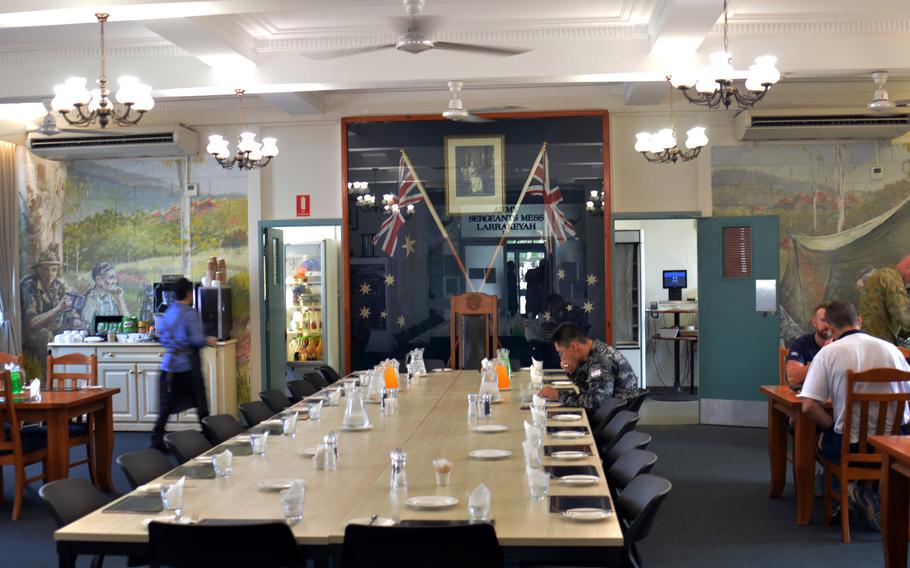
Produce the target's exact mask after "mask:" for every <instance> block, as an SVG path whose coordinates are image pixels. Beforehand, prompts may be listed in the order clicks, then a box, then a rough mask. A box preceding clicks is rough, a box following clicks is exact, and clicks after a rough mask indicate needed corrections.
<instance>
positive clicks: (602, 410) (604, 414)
mask: <svg viewBox="0 0 910 568" xmlns="http://www.w3.org/2000/svg"><path fill="white" fill-rule="evenodd" d="M628 404H629V403H628V401H625V400H623V399H621V398H616V397H612V396H611V397H610V398H608V399H607V400H605V401H604V403H603V404H601V405H600V406H599V407H597V410H595V411H594V415H593V416H591V419H590V420H589V423H590V424H591V427H592V428H594V431H595V432H596V431H598V430H602V429H603V428H604V426H606V425H607V423H608V422H609V421H610V420H612V419H613V417H614V416H616V413H617V412H619V411H620V410H624V409H625V408H626V406H627V405H628Z"/></svg>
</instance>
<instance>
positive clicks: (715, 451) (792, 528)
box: [0, 426, 883, 568]
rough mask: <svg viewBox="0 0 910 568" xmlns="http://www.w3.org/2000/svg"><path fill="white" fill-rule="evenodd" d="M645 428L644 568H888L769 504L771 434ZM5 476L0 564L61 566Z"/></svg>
mask: <svg viewBox="0 0 910 568" xmlns="http://www.w3.org/2000/svg"><path fill="white" fill-rule="evenodd" d="M643 430H645V431H647V432H648V433H650V434H651V435H652V436H653V437H654V441H653V442H652V443H651V446H650V448H649V449H651V450H653V451H654V452H655V453H657V454H658V456H659V461H658V463H657V466H656V467H655V469H654V473H655V474H657V475H662V476H664V477H667V478H668V479H670V481H672V482H673V492H672V493H671V494H670V496H669V497H668V498H667V500H666V501H665V502H664V506H663V508H662V509H661V511H660V514H659V515H658V518H657V520H656V522H655V524H654V527H653V529H652V532H651V535H650V537H649V538H648V539H647V540H645V541H644V542H643V543H642V556H643V560H644V565H645V566H646V567H648V568H653V567H655V566H672V567H674V568H686V567H692V568H707V567H712V566H717V567H721V566H722V567H731V568H739V567H753V566H754V567H763V568H764V567H767V566H824V567H825V568H836V567H839V566H843V567H850V568H854V567H856V566H881V565H882V562H883V561H882V544H881V537H880V535H879V534H878V533H874V532H871V531H869V530H868V529H866V528H864V527H863V526H861V525H857V524H856V523H854V525H853V527H852V528H853V544H850V545H844V544H842V543H841V541H840V529H839V528H838V527H836V526H830V527H826V526H824V525H822V524H821V516H822V513H821V502H820V500H817V502H816V508H815V514H814V516H813V519H812V524H811V525H809V526H805V527H798V526H796V521H795V515H796V503H795V501H794V499H793V490H792V485H791V484H790V483H789V480H788V485H787V489H786V490H785V491H784V495H783V497H782V498H780V499H768V478H769V475H768V457H767V432H766V430H763V429H749V428H723V427H713V426H654V427H648V428H643ZM147 443H148V434H144V433H124V432H120V433H117V435H116V448H115V454H114V455H119V454H121V453H124V452H128V451H132V450H136V449H140V448H144V447H145V446H146V444H147ZM74 455H75V454H74ZM3 469H4V472H3V473H4V475H5V476H6V477H5V482H6V498H7V501H8V504H7V505H6V506H5V507H2V508H0V566H3V567H5V566H10V567H13V566H16V567H20V566H21V567H44V566H47V567H51V566H56V563H57V555H56V550H55V548H54V542H53V531H54V528H55V527H54V523H53V521H52V520H51V518H50V515H49V514H48V513H47V512H46V510H45V509H44V506H43V505H42V503H41V500H40V498H39V497H38V494H37V490H36V489H35V486H32V487H30V488H28V489H27V490H26V500H25V505H24V507H23V514H22V520H20V521H18V522H15V523H13V522H11V521H10V520H9V515H10V507H11V504H10V503H11V499H12V472H11V468H10V467H5V468H3ZM788 474H789V473H788ZM73 475H83V476H86V475H87V470H86V469H85V467H84V466H83V467H80V468H76V469H74V470H73ZM114 484H115V487H116V489H117V491H119V492H126V491H127V490H128V488H129V486H128V484H127V482H126V478H124V477H123V474H122V472H121V471H120V468H119V467H117V466H116V465H115V466H114ZM124 565H125V562H124V561H123V559H121V558H109V559H106V560H105V566H124ZM79 566H88V559H87V558H83V559H80V562H79Z"/></svg>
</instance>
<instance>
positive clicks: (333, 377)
mask: <svg viewBox="0 0 910 568" xmlns="http://www.w3.org/2000/svg"><path fill="white" fill-rule="evenodd" d="M319 372H320V373H322V376H323V378H324V379H325V380H326V382H327V383H329V384H332V383H337V382H338V381H340V380H341V375H339V374H338V371H336V370H335V368H334V367H332V366H331V365H323V366H321V367H319Z"/></svg>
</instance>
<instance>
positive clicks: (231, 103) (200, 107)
mask: <svg viewBox="0 0 910 568" xmlns="http://www.w3.org/2000/svg"><path fill="white" fill-rule="evenodd" d="M271 106H272V105H270V104H268V103H266V102H265V101H263V100H262V99H261V98H259V97H258V96H256V95H246V94H245V95H243V108H244V109H246V110H249V109H255V108H270V107H271ZM239 109H240V104H239V103H238V102H237V95H227V96H224V97H195V98H173V99H164V98H159V99H155V109H154V110H155V112H180V111H205V110H236V111H239Z"/></svg>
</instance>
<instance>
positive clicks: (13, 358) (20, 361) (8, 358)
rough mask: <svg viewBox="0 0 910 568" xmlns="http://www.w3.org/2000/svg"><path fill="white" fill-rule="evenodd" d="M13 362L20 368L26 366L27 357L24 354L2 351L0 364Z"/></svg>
mask: <svg viewBox="0 0 910 568" xmlns="http://www.w3.org/2000/svg"><path fill="white" fill-rule="evenodd" d="M7 363H13V364H16V365H19V367H20V368H22V367H25V358H24V357H23V356H22V355H13V354H12V353H0V365H6V364H7Z"/></svg>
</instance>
